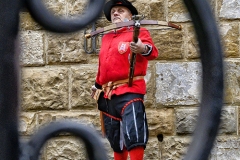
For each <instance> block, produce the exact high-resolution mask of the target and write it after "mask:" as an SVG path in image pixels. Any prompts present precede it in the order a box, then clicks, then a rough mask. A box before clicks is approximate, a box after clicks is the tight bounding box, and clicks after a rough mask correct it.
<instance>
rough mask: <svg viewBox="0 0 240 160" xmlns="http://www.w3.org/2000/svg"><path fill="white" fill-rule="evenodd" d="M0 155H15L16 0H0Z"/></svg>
mask: <svg viewBox="0 0 240 160" xmlns="http://www.w3.org/2000/svg"><path fill="white" fill-rule="evenodd" d="M0 6H1V9H0V144H1V145H0V159H1V160H17V159H18V154H19V152H18V149H19V142H18V65H17V64H18V59H17V58H18V55H17V54H16V53H17V52H16V48H17V34H18V25H19V9H20V1H19V0H7V1H6V0H0Z"/></svg>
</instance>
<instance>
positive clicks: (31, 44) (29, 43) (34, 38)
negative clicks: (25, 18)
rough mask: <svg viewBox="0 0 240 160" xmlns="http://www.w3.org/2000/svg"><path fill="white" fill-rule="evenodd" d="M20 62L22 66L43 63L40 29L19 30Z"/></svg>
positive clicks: (42, 35) (43, 55)
mask: <svg viewBox="0 0 240 160" xmlns="http://www.w3.org/2000/svg"><path fill="white" fill-rule="evenodd" d="M20 35H21V36H20V44H21V45H20V48H21V56H20V63H21V65H23V66H41V65H45V54H44V45H43V44H44V43H43V37H44V33H43V32H40V31H31V30H29V31H22V32H20Z"/></svg>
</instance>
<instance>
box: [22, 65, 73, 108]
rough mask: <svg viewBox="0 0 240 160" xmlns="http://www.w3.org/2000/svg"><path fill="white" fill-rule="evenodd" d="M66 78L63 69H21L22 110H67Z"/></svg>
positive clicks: (66, 71)
mask: <svg viewBox="0 0 240 160" xmlns="http://www.w3.org/2000/svg"><path fill="white" fill-rule="evenodd" d="M68 78H69V77H68V70H67V69H65V68H60V67H59V68H23V69H22V80H21V93H22V97H21V98H22V109H23V110H42V109H55V110H59V109H68V104H69V103H68V98H69V96H68Z"/></svg>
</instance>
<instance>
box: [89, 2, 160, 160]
mask: <svg viewBox="0 0 240 160" xmlns="http://www.w3.org/2000/svg"><path fill="white" fill-rule="evenodd" d="M104 14H105V16H106V18H107V20H108V21H111V22H112V23H119V22H124V21H129V20H131V19H132V16H133V15H137V14H138V11H137V9H136V8H135V7H134V6H133V5H132V4H131V3H130V2H129V1H127V0H110V1H108V2H107V3H106V4H105V7H104ZM132 38H133V26H129V27H123V28H120V29H117V30H114V31H110V32H108V33H106V34H105V35H104V36H103V38H102V44H101V50H100V53H99V67H98V73H97V77H96V82H95V85H94V86H93V87H92V90H93V95H92V96H93V97H95V99H96V100H97V103H98V109H99V110H100V111H102V113H103V118H104V126H105V132H106V137H107V139H108V140H109V142H110V145H111V147H112V149H113V151H114V159H115V160H127V157H128V154H129V156H130V159H131V160H142V159H143V156H144V149H145V147H146V144H147V141H148V125H147V118H146V113H145V107H144V104H143V98H144V94H146V84H145V81H144V76H145V75H146V72H147V66H148V60H152V59H155V58H156V57H157V56H158V50H157V48H156V47H155V46H154V44H153V41H152V38H151V37H150V33H149V32H148V30H146V29H145V28H142V27H141V28H140V33H139V38H138V42H137V43H134V42H132V41H133V40H132ZM131 52H134V53H136V54H137V56H136V63H135V72H134V78H133V82H132V86H129V85H128V76H129V67H130V63H129V62H130V61H129V57H130V54H131ZM99 91H100V92H99ZM101 91H103V92H101Z"/></svg>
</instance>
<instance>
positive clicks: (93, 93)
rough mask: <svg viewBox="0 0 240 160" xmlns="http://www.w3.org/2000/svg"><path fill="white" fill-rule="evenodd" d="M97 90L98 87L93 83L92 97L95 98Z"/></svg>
mask: <svg viewBox="0 0 240 160" xmlns="http://www.w3.org/2000/svg"><path fill="white" fill-rule="evenodd" d="M96 91H97V88H96V87H95V85H93V86H92V87H91V92H92V93H91V97H92V98H94V95H95V93H96Z"/></svg>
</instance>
